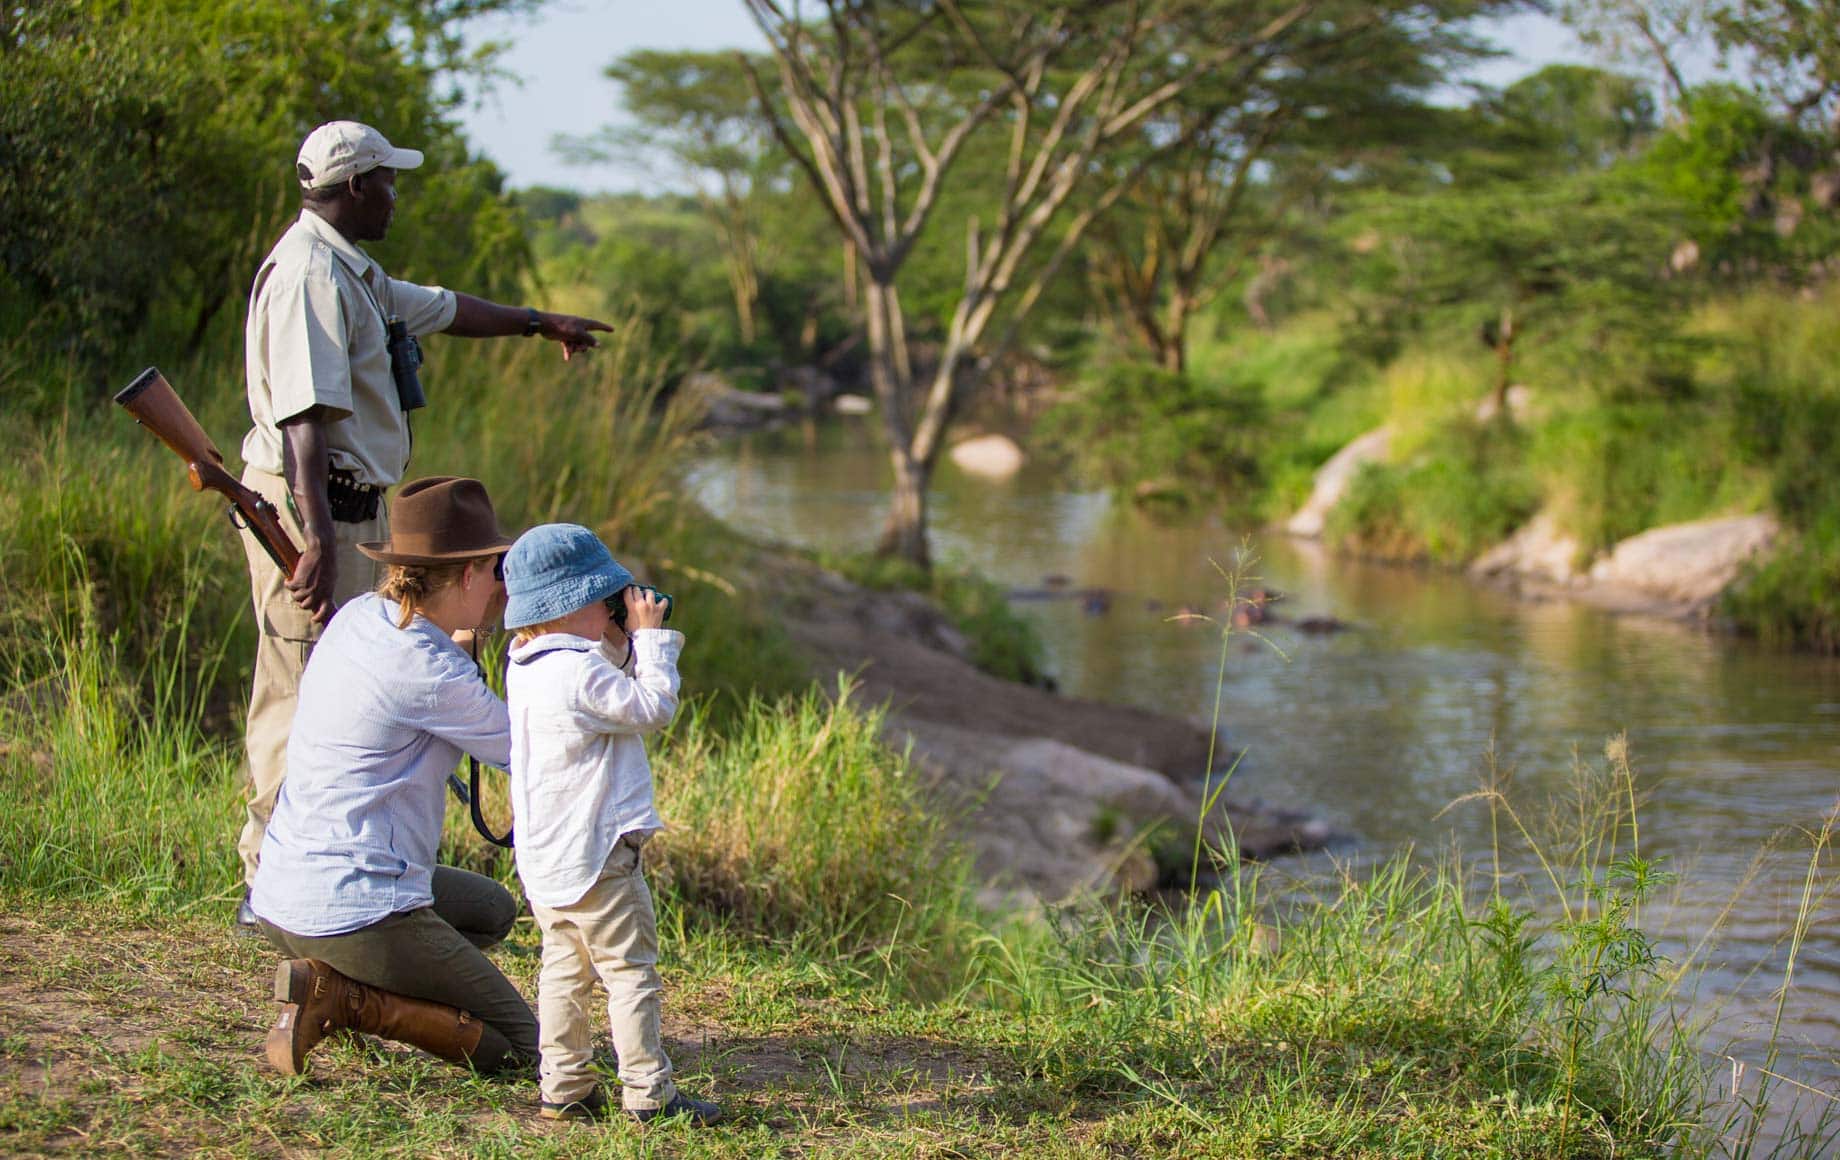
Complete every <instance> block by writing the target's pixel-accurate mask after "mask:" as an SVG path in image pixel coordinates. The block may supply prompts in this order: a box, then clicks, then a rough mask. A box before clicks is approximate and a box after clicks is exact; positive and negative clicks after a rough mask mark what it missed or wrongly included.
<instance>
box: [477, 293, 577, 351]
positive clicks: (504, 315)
mask: <svg viewBox="0 0 1840 1160" xmlns="http://www.w3.org/2000/svg"><path fill="white" fill-rule="evenodd" d="M612 329H613V327H611V326H608V325H607V324H606V323H605V322H600V321H598V320H596V319H593V318H577V317H576V316H575V315H573V314H552V313H550V312H548V311H544V310H537V309H535V308H534V307H529V306H501V305H500V304H498V303H496V302H487V301H486V300H485V299H484V298H475V297H473V296H472V295H471V294H461V293H459V292H455V294H454V320H453V321H452V322H451V323H449V324H448V326H447V331H446V333H448V334H452V335H458V336H459V337H461V338H504V337H508V336H510V335H516V334H525V335H530V334H536V335H542V336H543V337H544V338H547V339H549V340H550V341H551V342H559V343H561V344H562V357H563V358H564V359H567V358H569V357H570V356H571V355H573V354H575V353H576V352H578V351H584V350H589V349H592V348H593V347H596V346H599V345H600V342H599V340H597V339H596V338H595V337H594V333H593V332H594V331H597V330H608V331H610V330H612Z"/></svg>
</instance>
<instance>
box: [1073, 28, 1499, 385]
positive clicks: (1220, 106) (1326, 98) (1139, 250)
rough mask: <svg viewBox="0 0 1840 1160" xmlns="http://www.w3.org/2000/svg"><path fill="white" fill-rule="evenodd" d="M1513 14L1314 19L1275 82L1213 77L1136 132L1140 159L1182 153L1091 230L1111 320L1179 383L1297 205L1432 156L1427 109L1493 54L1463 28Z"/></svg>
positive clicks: (1295, 39) (1166, 159) (1262, 77)
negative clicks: (1401, 156)
mask: <svg viewBox="0 0 1840 1160" xmlns="http://www.w3.org/2000/svg"><path fill="white" fill-rule="evenodd" d="M1515 6H1516V2H1515V0H1431V2H1425V0H1404V2H1401V0H1389V2H1382V3H1367V4H1359V5H1344V4H1332V5H1331V4H1324V5H1319V6H1318V7H1317V9H1316V12H1315V16H1316V19H1314V20H1312V21H1310V22H1308V23H1307V24H1305V25H1304V26H1302V27H1300V28H1299V29H1298V30H1297V31H1296V33H1295V34H1294V35H1293V36H1292V37H1291V38H1290V40H1289V43H1288V44H1287V45H1286V46H1285V50H1284V52H1283V55H1282V57H1281V58H1276V59H1274V61H1273V64H1274V65H1275V66H1281V67H1272V68H1268V69H1263V70H1259V71H1256V72H1252V73H1246V74H1233V73H1226V74H1221V75H1217V76H1212V77H1209V78H1206V79H1205V80H1203V81H1202V82H1201V83H1199V84H1196V85H1195V86H1193V87H1192V88H1191V89H1190V90H1189V91H1188V92H1187V93H1186V94H1184V97H1183V99H1182V100H1181V101H1179V102H1172V103H1171V104H1170V105H1169V106H1167V107H1166V108H1165V109H1164V110H1162V111H1161V112H1159V114H1158V115H1157V116H1155V117H1153V118H1150V119H1148V120H1147V121H1146V122H1145V124H1144V125H1143V126H1142V127H1141V128H1140V129H1139V135H1140V137H1141V138H1142V143H1143V147H1145V148H1157V147H1158V146H1159V143H1161V142H1168V141H1174V142H1176V144H1175V145H1174V146H1173V147H1170V148H1166V149H1164V154H1165V155H1164V156H1163V157H1162V158H1161V159H1160V160H1159V161H1158V162H1157V163H1156V164H1155V165H1153V166H1151V167H1150V168H1149V169H1148V170H1147V171H1146V172H1145V173H1144V174H1143V175H1142V177H1141V178H1140V179H1139V180H1138V181H1137V184H1136V186H1135V187H1134V189H1133V190H1132V192H1131V194H1130V196H1129V197H1128V198H1127V199H1126V204H1125V205H1124V206H1122V207H1120V208H1121V211H1122V212H1117V213H1114V214H1113V215H1111V217H1110V218H1109V219H1108V220H1107V222H1106V223H1104V225H1103V226H1102V228H1101V229H1100V230H1099V231H1098V237H1099V240H1100V241H1101V242H1102V243H1103V244H1102V246H1101V247H1100V248H1099V253H1098V254H1097V255H1096V257H1095V259H1094V262H1093V265H1094V267H1095V270H1096V272H1097V274H1098V281H1099V283H1100V285H1101V293H1102V295H1103V297H1104V298H1105V299H1106V300H1107V301H1108V302H1109V303H1110V305H1111V309H1112V311H1113V313H1114V314H1115V316H1117V317H1118V318H1120V319H1122V320H1124V321H1125V322H1126V323H1127V327H1126V329H1127V330H1128V332H1129V333H1131V334H1132V335H1133V336H1134V337H1135V339H1136V341H1137V343H1138V344H1139V345H1141V346H1142V347H1143V348H1144V349H1145V351H1146V352H1147V353H1148V354H1149V355H1150V357H1151V358H1152V359H1153V360H1154V361H1155V362H1156V363H1157V365H1159V366H1160V367H1162V368H1163V369H1164V370H1167V371H1171V372H1177V373H1179V372H1181V371H1182V370H1183V369H1184V366H1185V364H1186V361H1187V347H1188V341H1187V331H1188V326H1189V323H1190V321H1191V320H1192V319H1193V318H1194V317H1195V315H1196V312H1197V311H1199V310H1200V309H1201V308H1202V307H1203V306H1205V305H1206V304H1207V303H1208V302H1209V301H1210V300H1211V298H1212V297H1213V295H1214V294H1215V293H1217V292H1218V291H1219V290H1220V289H1221V288H1222V287H1224V286H1227V285H1231V284H1233V283H1234V282H1235V281H1236V280H1237V279H1238V276H1239V274H1240V271H1241V269H1242V267H1243V266H1244V265H1245V264H1246V263H1247V262H1248V261H1249V260H1251V259H1252V258H1253V257H1254V256H1255V255H1256V256H1260V257H1262V258H1264V259H1265V260H1266V261H1267V263H1270V262H1271V261H1272V260H1273V258H1274V255H1272V254H1271V253H1270V252H1269V248H1268V243H1269V242H1270V240H1271V235H1272V233H1273V231H1274V230H1275V229H1276V223H1277V222H1278V221H1279V220H1281V219H1282V218H1283V217H1284V215H1285V212H1286V210H1287V208H1288V207H1289V206H1290V205H1291V204H1292V203H1293V202H1294V201H1295V200H1296V199H1298V198H1302V197H1308V196H1310V195H1312V194H1313V193H1315V192H1317V191H1319V190H1320V188H1321V187H1322V186H1323V185H1324V184H1325V183H1327V182H1329V181H1331V180H1334V181H1343V182H1346V181H1349V180H1360V179H1361V178H1362V175H1363V174H1364V172H1366V170H1367V167H1368V163H1369V162H1371V161H1373V160H1375V159H1378V158H1381V157H1382V156H1384V155H1387V154H1392V153H1397V152H1399V151H1400V150H1402V149H1409V150H1414V151H1417V152H1420V153H1423V152H1425V151H1426V150H1429V151H1430V152H1433V153H1435V152H1436V151H1438V149H1439V148H1440V146H1439V144H1438V143H1437V142H1435V141H1434V140H1431V139H1430V138H1431V137H1432V134H1433V133H1434V132H1435V128H1434V127H1435V126H1437V125H1438V124H1440V123H1441V122H1440V118H1439V117H1438V116H1437V115H1436V114H1435V113H1434V112H1433V111H1432V110H1430V109H1427V108H1425V107H1424V106H1423V105H1422V104H1421V103H1420V102H1421V100H1422V98H1423V97H1424V95H1425V94H1426V93H1428V92H1429V91H1430V90H1432V89H1433V88H1434V87H1436V86H1437V85H1439V84H1441V83H1443V82H1444V81H1445V80H1446V79H1447V78H1448V77H1449V76H1450V75H1451V74H1452V73H1453V72H1455V71H1457V70H1458V69H1459V68H1460V67H1461V66H1462V65H1463V64H1465V63H1467V62H1469V61H1471V60H1474V59H1475V58H1477V57H1478V56H1480V55H1483V54H1484V53H1485V52H1486V51H1487V50H1486V49H1485V48H1484V47H1483V46H1482V45H1481V44H1480V42H1478V41H1477V39H1476V38H1475V36H1474V35H1473V33H1472V32H1471V30H1470V27H1469V22H1470V21H1472V20H1473V19H1474V18H1476V17H1477V16H1480V15H1485V14H1488V13H1491V12H1495V11H1499V10H1502V9H1506V8H1512V7H1515ZM1129 157H1130V153H1129V152H1121V155H1120V157H1119V159H1118V164H1125V163H1127V162H1128V158H1129ZM1223 250H1225V251H1226V252H1225V253H1224V254H1223V253H1222V251H1223ZM1221 258H1224V259H1225V261H1224V267H1225V268H1224V269H1220V267H1221V266H1222V265H1223V263H1222V262H1221V261H1220V260H1219V259H1221Z"/></svg>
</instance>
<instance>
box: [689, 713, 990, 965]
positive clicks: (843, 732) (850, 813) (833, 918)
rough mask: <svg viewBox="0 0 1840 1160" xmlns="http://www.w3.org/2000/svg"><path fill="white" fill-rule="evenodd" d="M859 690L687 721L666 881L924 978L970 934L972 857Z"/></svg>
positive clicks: (829, 949)
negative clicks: (731, 720)
mask: <svg viewBox="0 0 1840 1160" xmlns="http://www.w3.org/2000/svg"><path fill="white" fill-rule="evenodd" d="M849 691H850V690H849V686H848V685H847V684H845V685H844V686H843V687H842V688H841V689H840V690H839V695H838V697H837V699H836V701H835V702H830V701H827V700H826V699H825V698H824V697H823V696H821V695H820V694H819V693H818V692H817V691H816V690H815V689H814V690H811V691H809V692H807V693H806V694H805V695H804V696H802V697H798V698H791V699H786V700H781V701H777V702H771V701H765V700H761V699H758V698H756V699H753V700H750V701H749V702H748V704H747V707H746V711H745V712H744V713H742V714H741V716H740V719H739V721H738V722H737V724H736V727H735V728H734V729H733V731H732V732H731V734H730V735H729V736H727V737H721V736H718V735H717V734H716V733H715V732H714V731H712V730H710V729H708V728H706V727H705V723H704V722H703V721H702V719H701V718H700V716H699V715H698V714H696V713H692V714H690V715H689V717H688V718H687V719H684V720H682V721H680V723H679V725H678V726H677V727H676V728H675V729H674V731H673V733H672V736H671V738H670V740H669V742H668V743H667V744H665V745H663V746H661V747H660V748H659V750H658V754H657V758H656V760H655V762H654V765H653V770H654V776H655V777H656V779H657V784H658V797H659V810H660V812H661V813H662V814H663V815H664V816H665V817H666V818H667V819H668V820H669V821H670V823H671V828H670V829H669V830H667V831H666V833H665V835H664V836H663V837H661V839H660V840H659V842H658V843H657V845H656V846H655V847H654V849H656V850H657V851H658V855H657V858H656V861H655V863H654V865H655V866H656V867H657V881H658V883H659V889H660V891H661V892H662V893H663V894H664V895H665V897H666V898H668V899H670V900H672V901H674V902H675V903H676V904H678V905H681V906H682V907H684V908H685V911H686V912H687V913H688V914H689V915H690V916H691V920H692V921H693V922H696V921H714V922H716V923H719V924H721V925H724V926H727V927H728V928H730V929H731V930H733V931H736V932H739V933H743V934H747V935H753V936H757V937H761V938H768V939H772V940H775V941H780V942H785V943H788V944H791V945H792V946H794V947H796V948H798V949H801V950H805V951H809V952H813V953H820V954H823V955H825V956H826V957H837V958H842V959H845V960H850V961H854V962H857V963H859V964H863V965H865V966H872V965H874V964H877V963H879V964H880V966H881V969H882V970H883V971H885V972H887V973H888V974H890V975H900V976H904V977H908V978H910V979H920V978H924V977H926V976H929V975H930V974H935V973H937V972H939V971H943V970H946V969H947V968H946V967H945V966H943V965H942V964H947V963H951V962H953V961H954V960H955V959H956V958H958V955H957V953H956V952H955V950H954V948H957V947H960V945H961V943H962V942H963V940H964V939H965V938H967V937H968V927H967V926H966V925H965V922H966V920H967V918H968V917H969V916H970V914H971V911H970V902H969V899H970V891H969V888H968V886H967V882H968V879H967V873H968V869H969V864H968V862H967V861H966V859H965V858H964V856H963V855H962V854H961V853H960V852H959V851H958V850H957V849H956V847H955V846H954V844H953V842H952V840H951V838H950V834H949V831H948V826H947V821H946V820H945V819H944V818H942V817H941V816H940V815H939V814H937V813H933V812H928V810H927V808H926V805H925V803H924V802H923V799H922V789H921V785H920V783H919V780H918V778H917V776H916V773H915V771H914V769H913V767H912V766H911V765H910V764H909V763H908V761H907V759H906V757H905V756H903V755H901V754H898V753H895V752H893V751H891V750H889V749H888V748H887V747H886V746H884V745H883V744H882V743H881V741H880V739H879V736H878V730H879V728H880V725H881V711H880V710H875V711H868V712H865V711H861V710H858V709H857V708H856V707H855V706H853V705H852V704H850V703H849ZM904 944H905V945H906V946H910V947H923V948H925V953H924V954H922V955H918V956H915V955H912V954H909V953H907V952H905V951H903V950H902V949H901V948H902V946H903V945H904ZM897 958H898V959H899V960H900V961H896V960H897Z"/></svg>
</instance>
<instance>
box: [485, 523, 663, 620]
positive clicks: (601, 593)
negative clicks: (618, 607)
mask: <svg viewBox="0 0 1840 1160" xmlns="http://www.w3.org/2000/svg"><path fill="white" fill-rule="evenodd" d="M632 582H633V577H632V573H631V572H628V571H627V570H626V569H625V568H622V567H621V566H620V565H619V563H618V561H616V560H615V559H614V558H613V554H612V553H611V552H609V551H607V545H605V544H603V543H601V540H600V537H599V536H597V535H595V534H594V533H593V532H591V531H589V530H588V529H587V528H584V527H582V526H581V525H580V524H538V525H537V526H536V527H534V528H532V529H530V530H529V531H528V532H525V533H524V534H523V535H521V536H519V537H518V538H517V542H516V543H515V544H512V545H511V550H510V551H509V552H507V553H505V593H506V596H507V597H508V599H507V600H506V602H505V627H506V628H527V627H529V626H530V625H533V624H542V623H543V622H544V621H546V620H555V619H556V618H557V617H561V616H567V615H568V614H569V613H571V612H574V611H576V610H577V609H581V608H586V607H587V606H588V605H590V604H593V603H594V602H595V601H597V600H605V599H607V597H609V596H612V595H613V594H614V593H615V592H618V591H619V590H620V589H622V588H625V587H626V586H627V585H628V584H631V583H632Z"/></svg>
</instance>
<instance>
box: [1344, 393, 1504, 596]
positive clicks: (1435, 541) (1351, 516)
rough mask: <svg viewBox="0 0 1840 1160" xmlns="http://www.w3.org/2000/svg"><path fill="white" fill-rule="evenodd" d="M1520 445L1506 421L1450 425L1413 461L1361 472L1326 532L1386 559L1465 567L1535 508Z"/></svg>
mask: <svg viewBox="0 0 1840 1160" xmlns="http://www.w3.org/2000/svg"><path fill="white" fill-rule="evenodd" d="M1525 443H1526V437H1525V435H1524V434H1523V433H1522V432H1521V431H1520V430H1519V429H1518V428H1516V427H1513V426H1510V425H1508V424H1505V423H1500V422H1491V423H1477V422H1475V421H1474V420H1456V421H1453V422H1451V423H1449V424H1447V425H1445V426H1444V427H1442V428H1440V429H1438V430H1437V431H1436V432H1435V433H1434V434H1432V435H1430V436H1429V437H1427V439H1426V441H1425V442H1424V443H1423V444H1421V446H1420V450H1419V453H1418V454H1417V455H1415V456H1414V457H1413V458H1412V459H1411V460H1409V461H1407V462H1405V463H1400V464H1369V465H1368V466H1366V467H1365V468H1363V469H1362V470H1361V471H1360V472H1359V473H1358V474H1357V475H1356V476H1355V478H1354V480H1353V482H1352V483H1351V484H1350V485H1349V488H1348V491H1347V492H1346V493H1345V494H1344V495H1343V496H1342V499H1341V502H1340V503H1338V504H1337V505H1336V506H1335V507H1334V509H1332V510H1331V512H1330V513H1329V523H1328V528H1327V535H1328V537H1329V539H1330V540H1331V541H1332V542H1334V543H1337V544H1340V545H1342V546H1344V547H1351V548H1356V549H1358V550H1360V551H1362V552H1366V553H1370V554H1372V555H1375V556H1379V557H1381V558H1384V559H1392V560H1429V561H1432V562H1434V563H1439V564H1462V563H1465V562H1467V561H1469V560H1471V559H1473V558H1475V557H1476V556H1478V555H1480V554H1481V553H1482V552H1483V551H1484V550H1485V549H1487V548H1488V547H1490V546H1491V545H1493V544H1496V543H1499V542H1500V541H1501V540H1503V539H1506V538H1507V537H1508V535H1509V534H1510V533H1512V532H1513V531H1514V529H1515V528H1516V527H1518V526H1519V525H1520V524H1521V523H1523V522H1525V521H1526V519H1527V518H1528V517H1529V516H1531V515H1532V514H1533V512H1534V511H1535V510H1536V508H1537V507H1538V504H1539V495H1538V492H1537V490H1536V488H1535V486H1534V483H1533V480H1532V477H1531V475H1530V474H1529V473H1528V471H1527V469H1526V465H1525Z"/></svg>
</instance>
